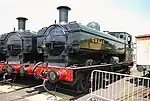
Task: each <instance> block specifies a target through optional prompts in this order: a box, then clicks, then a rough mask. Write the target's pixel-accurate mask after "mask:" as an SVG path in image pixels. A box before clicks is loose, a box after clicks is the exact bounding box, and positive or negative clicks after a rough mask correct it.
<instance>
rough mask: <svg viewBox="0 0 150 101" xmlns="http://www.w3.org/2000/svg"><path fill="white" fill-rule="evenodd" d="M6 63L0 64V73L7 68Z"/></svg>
mask: <svg viewBox="0 0 150 101" xmlns="http://www.w3.org/2000/svg"><path fill="white" fill-rule="evenodd" d="M7 66H8V64H7V63H0V71H4V70H5V69H6V68H7Z"/></svg>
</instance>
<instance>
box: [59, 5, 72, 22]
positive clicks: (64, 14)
mask: <svg viewBox="0 0 150 101" xmlns="http://www.w3.org/2000/svg"><path fill="white" fill-rule="evenodd" d="M57 9H58V10H59V23H60V24H66V23H68V11H69V10H71V8H69V7H67V6H59V7H57Z"/></svg>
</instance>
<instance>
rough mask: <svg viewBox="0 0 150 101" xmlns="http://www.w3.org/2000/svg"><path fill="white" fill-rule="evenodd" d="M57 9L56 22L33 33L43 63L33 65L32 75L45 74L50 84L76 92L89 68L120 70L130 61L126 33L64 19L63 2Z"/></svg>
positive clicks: (80, 89)
mask: <svg viewBox="0 0 150 101" xmlns="http://www.w3.org/2000/svg"><path fill="white" fill-rule="evenodd" d="M57 9H58V10H59V24H53V25H50V26H49V27H47V28H46V27H45V28H43V29H41V30H40V31H39V33H38V34H37V47H38V48H37V50H38V52H39V53H43V54H44V62H45V63H46V65H45V67H43V66H39V67H38V66H37V67H36V68H34V70H36V71H34V70H33V72H34V74H35V75H36V77H38V76H39V77H40V78H43V77H46V78H47V81H48V82H49V85H51V86H55V87H59V88H63V89H64V88H66V89H67V90H71V89H72V91H76V92H78V93H80V92H84V91H87V89H88V88H89V85H90V83H89V80H90V73H91V71H92V70H94V69H98V70H107V71H115V72H120V71H121V70H123V71H128V70H129V66H131V65H133V61H132V57H131V56H132V47H131V45H132V37H131V35H130V34H128V33H126V32H109V33H108V34H106V33H103V32H100V31H99V29H100V27H99V25H98V24H97V23H93V22H92V23H89V24H88V26H84V25H81V24H79V23H77V22H69V23H68V11H69V10H71V9H70V8H69V7H66V6H60V7H58V8H57ZM110 64H111V65H110ZM29 70H30V69H29ZM55 87H53V88H55Z"/></svg>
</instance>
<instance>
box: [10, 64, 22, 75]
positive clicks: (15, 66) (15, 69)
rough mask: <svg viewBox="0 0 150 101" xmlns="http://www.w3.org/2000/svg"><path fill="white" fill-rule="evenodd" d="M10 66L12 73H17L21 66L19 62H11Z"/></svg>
mask: <svg viewBox="0 0 150 101" xmlns="http://www.w3.org/2000/svg"><path fill="white" fill-rule="evenodd" d="M11 66H12V67H13V69H14V72H13V73H19V69H20V66H21V65H20V64H11Z"/></svg>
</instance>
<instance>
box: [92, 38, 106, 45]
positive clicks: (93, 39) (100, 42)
mask: <svg viewBox="0 0 150 101" xmlns="http://www.w3.org/2000/svg"><path fill="white" fill-rule="evenodd" d="M92 42H93V43H98V44H103V43H104V40H103V39H99V38H92Z"/></svg>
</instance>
